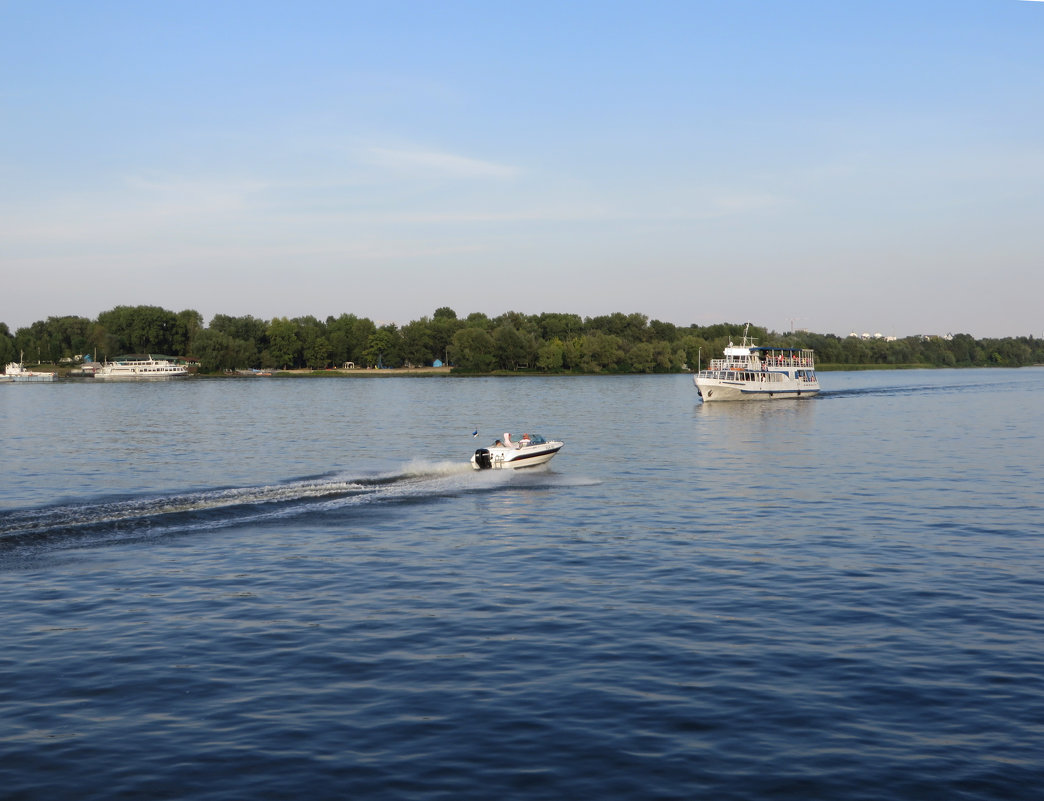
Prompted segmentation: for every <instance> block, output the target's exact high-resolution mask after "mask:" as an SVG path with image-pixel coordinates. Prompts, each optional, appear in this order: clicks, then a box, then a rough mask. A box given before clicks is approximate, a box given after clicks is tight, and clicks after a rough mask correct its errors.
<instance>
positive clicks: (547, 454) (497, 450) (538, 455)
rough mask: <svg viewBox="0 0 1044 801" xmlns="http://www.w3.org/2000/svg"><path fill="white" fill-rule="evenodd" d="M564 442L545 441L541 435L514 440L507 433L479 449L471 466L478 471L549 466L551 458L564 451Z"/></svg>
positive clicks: (472, 459)
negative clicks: (540, 465)
mask: <svg viewBox="0 0 1044 801" xmlns="http://www.w3.org/2000/svg"><path fill="white" fill-rule="evenodd" d="M564 444H565V443H564V442H559V441H558V440H554V439H544V438H543V437H542V436H540V435H539V434H523V435H522V437H521V438H520V439H518V440H517V441H516V440H513V439H512V438H511V434H510V433H505V434H504V438H503V439H502V440H500V439H498V440H497V441H496V442H494V443H493V444H492V445H490V446H489V447H488V448H479V449H478V450H477V451H475V454H474V456H472V457H471V466H472V467H474V468H475V469H476V470H501V469H511V470H516V469H518V468H520V467H536V466H537V465H539V464H547V463H548V462H550V461H551V457H552V456H554V455H555V454H556V453H558V452H559V451H560V450H562V446H563V445H564Z"/></svg>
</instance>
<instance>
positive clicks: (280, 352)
mask: <svg viewBox="0 0 1044 801" xmlns="http://www.w3.org/2000/svg"><path fill="white" fill-rule="evenodd" d="M266 355H267V359H266V360H267V362H268V364H267V365H265V366H268V367H282V368H283V369H286V368H288V367H297V366H298V365H299V364H300V363H301V362H300V358H301V341H300V339H299V338H298V336H297V324H296V323H293V322H291V321H290V320H288V319H287V318H286V317H276V318H275V319H273V320H272V322H270V323H269V324H268V350H267V351H266ZM264 360H265V359H263V361H264Z"/></svg>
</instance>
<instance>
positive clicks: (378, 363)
mask: <svg viewBox="0 0 1044 801" xmlns="http://www.w3.org/2000/svg"><path fill="white" fill-rule="evenodd" d="M394 347H395V338H394V335H393V333H392V332H391V331H390V330H388V328H387V327H385V326H382V327H380V328H378V329H377V330H376V331H374V332H373V333H372V334H370V337H369V339H368V340H367V341H366V348H365V349H364V350H363V358H365V359H366V364H367V365H368V366H369V367H391V366H392V364H391V363H390V361H391V359H389V358H388V357H389V356H391V355H392V350H393V348H394Z"/></svg>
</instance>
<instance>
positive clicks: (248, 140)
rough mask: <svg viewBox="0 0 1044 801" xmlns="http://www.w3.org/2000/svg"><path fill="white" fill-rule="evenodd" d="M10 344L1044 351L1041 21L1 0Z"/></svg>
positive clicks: (994, 9)
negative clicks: (622, 327)
mask: <svg viewBox="0 0 1044 801" xmlns="http://www.w3.org/2000/svg"><path fill="white" fill-rule="evenodd" d="M0 265H2V285H0V321H4V322H7V323H8V325H9V326H11V328H12V329H14V328H16V327H19V326H22V325H27V324H29V323H31V322H33V321H34V320H38V319H42V318H45V317H47V316H48V315H63V314H78V315H84V316H88V317H94V316H96V315H97V314H98V313H99V312H101V311H104V310H106V309H110V308H112V307H113V306H116V305H120V304H131V305H136V304H151V305H159V306H163V307H165V308H168V309H172V310H174V311H180V310H182V309H185V308H194V309H197V310H198V311H200V312H201V313H202V314H203V316H204V318H205V320H206V321H207V322H209V320H210V319H211V317H212V316H213V315H214V314H215V313H223V314H232V315H242V314H252V315H254V316H257V317H262V318H270V317H273V316H276V315H280V316H282V315H286V316H291V317H293V316H299V315H306V314H311V315H315V316H317V317H320V318H324V317H326V316H327V315H329V314H335V315H336V314H340V313H342V312H352V313H355V314H359V315H365V316H368V317H371V318H372V319H375V320H377V321H379V322H391V321H394V322H398V323H405V322H408V321H409V320H412V319H416V318H418V317H421V316H423V315H430V314H431V313H432V312H433V311H434V310H435V309H436V308H437V307H439V306H450V307H452V308H453V309H455V310H456V311H457V313H458V314H460V315H461V316H463V315H466V314H468V313H470V312H473V311H481V312H485V313H487V314H490V315H496V314H500V313H502V312H504V311H508V310H515V311H519V312H524V313H538V312H542V311H562V312H573V313H577V314H581V315H584V316H588V315H597V314H606V313H610V312H615V311H621V312H626V313H630V312H642V313H644V314H647V315H649V316H650V317H651V318H658V319H661V320H666V321H670V322H674V323H678V324H681V325H688V324H690V323H698V324H708V323H715V322H721V321H733V322H741V321H744V320H748V319H749V320H752V321H754V322H756V323H758V324H761V325H765V326H768V327H770V328H775V329H777V330H784V329H787V328H789V327H790V326H791V325H794V326H796V327H806V328H810V329H812V330H815V331H820V332H823V333H837V334H842V335H844V334H847V333H848V332H849V331H852V330H855V331H859V332H862V331H869V332H871V333H872V332H877V331H879V332H881V333H885V334H895V335H898V336H905V335H908V334H917V333H946V332H954V333H956V332H967V333H971V334H973V335H975V336H979V337H982V336H1009V335H1027V334H1032V335H1034V336H1037V337H1040V336H1042V335H1044V302H1042V300H1044V3H1042V2H1026V1H1025V0H923V1H922V0H901V1H900V0H862V1H859V0H836V2H819V1H816V2H812V1H811V0H792V1H785V0H693V1H692V2H641V3H639V2H626V3H625V2H604V1H603V2H563V1H562V0H559V2H527V3H516V4H509V3H491V2H488V0H486V1H485V2H453V1H452V0H448V1H447V2H396V1H395V0H380V1H379V2H350V1H349V0H343V2H333V0H331V1H330V2H311V1H309V0H298V1H297V2H292V3H291V2H279V3H276V2H263V1H261V0H251V2H220V0H207V2H186V1H184V0H177V1H176V2H175V0H169V2H138V1H136V0H135V1H134V2H54V1H53V0H33V2H28V0H24V1H17V2H4V1H3V0H0Z"/></svg>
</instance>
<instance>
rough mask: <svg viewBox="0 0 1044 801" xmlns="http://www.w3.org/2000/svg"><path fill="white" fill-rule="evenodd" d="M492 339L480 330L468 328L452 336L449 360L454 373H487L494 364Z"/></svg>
mask: <svg viewBox="0 0 1044 801" xmlns="http://www.w3.org/2000/svg"><path fill="white" fill-rule="evenodd" d="M495 347H496V346H495V344H494V342H493V337H491V336H490V335H489V334H487V333H486V332H485V330H483V329H482V328H475V327H472V326H468V327H466V328H462V329H460V330H459V331H457V333H456V334H454V335H453V342H452V344H451V345H450V358H451V359H452V360H453V369H454V371H460V372H465V373H488V372H489V371H490V370H492V369H493V365H494V364H495V356H494V349H495Z"/></svg>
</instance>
